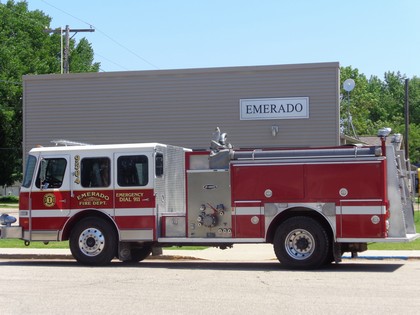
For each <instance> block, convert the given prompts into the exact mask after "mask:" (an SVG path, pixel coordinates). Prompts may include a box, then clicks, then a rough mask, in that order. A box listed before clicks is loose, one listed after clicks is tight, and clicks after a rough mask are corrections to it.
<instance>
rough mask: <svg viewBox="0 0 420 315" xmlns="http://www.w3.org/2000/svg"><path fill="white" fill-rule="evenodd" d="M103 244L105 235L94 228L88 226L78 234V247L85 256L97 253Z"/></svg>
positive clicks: (100, 250) (102, 247)
mask: <svg viewBox="0 0 420 315" xmlns="http://www.w3.org/2000/svg"><path fill="white" fill-rule="evenodd" d="M104 246H105V237H104V235H103V234H102V232H101V231H100V230H98V229H96V228H88V229H86V230H84V231H83V232H82V233H81V234H80V236H79V248H80V250H81V252H82V253H83V254H85V255H86V256H91V257H93V256H97V255H99V254H100V253H101V252H102V250H103V249H104Z"/></svg>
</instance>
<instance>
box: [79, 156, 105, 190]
mask: <svg viewBox="0 0 420 315" xmlns="http://www.w3.org/2000/svg"><path fill="white" fill-rule="evenodd" d="M110 164H111V163H110V159H109V158H107V157H94V158H83V159H82V161H81V163H80V171H81V185H82V187H108V186H109V184H110Z"/></svg>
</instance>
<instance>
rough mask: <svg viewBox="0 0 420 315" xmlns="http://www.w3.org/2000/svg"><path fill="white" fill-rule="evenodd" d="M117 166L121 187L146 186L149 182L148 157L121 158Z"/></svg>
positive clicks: (131, 156)
mask: <svg viewBox="0 0 420 315" xmlns="http://www.w3.org/2000/svg"><path fill="white" fill-rule="evenodd" d="M117 165H118V185H119V186H121V187H127V186H146V185H147V183H148V182H149V162H148V159H147V156H144V155H127V156H120V157H119V158H118V162H117Z"/></svg>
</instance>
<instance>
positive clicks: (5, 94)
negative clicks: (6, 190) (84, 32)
mask: <svg viewBox="0 0 420 315" xmlns="http://www.w3.org/2000/svg"><path fill="white" fill-rule="evenodd" d="M50 23H51V18H50V17H49V16H47V15H45V14H44V13H43V12H42V11H39V10H35V11H29V10H28V4H27V3H26V2H25V1H22V2H16V3H15V2H14V1H12V0H9V1H7V3H5V4H2V3H0V43H1V45H0V186H3V185H11V184H12V183H13V182H14V181H15V180H16V179H19V178H20V176H21V173H22V170H21V165H22V148H21V143H22V75H26V74H47V73H60V71H61V61H60V59H61V37H60V34H57V33H52V34H51V33H48V32H45V29H49V28H50ZM70 48H71V49H70V59H69V66H70V71H72V72H87V71H88V72H93V71H98V70H99V63H93V49H92V47H91V45H90V44H89V42H88V41H87V40H86V39H82V40H81V41H80V42H79V43H78V44H77V45H76V42H75V41H74V40H71V42H70Z"/></svg>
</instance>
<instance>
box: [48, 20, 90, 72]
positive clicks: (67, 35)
mask: <svg viewBox="0 0 420 315" xmlns="http://www.w3.org/2000/svg"><path fill="white" fill-rule="evenodd" d="M94 31H95V30H94V29H93V28H85V29H81V28H77V29H71V28H70V27H69V26H68V25H66V28H65V30H64V53H63V51H62V53H61V56H62V58H63V59H64V60H62V64H63V69H62V73H69V72H70V69H69V57H70V39H71V38H73V37H71V38H70V33H74V35H76V34H77V33H79V32H94ZM45 32H47V33H60V34H61V36H63V29H61V28H60V29H55V30H53V29H46V30H45ZM74 35H73V36H74ZM61 49H62V50H63V47H62V48H61Z"/></svg>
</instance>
